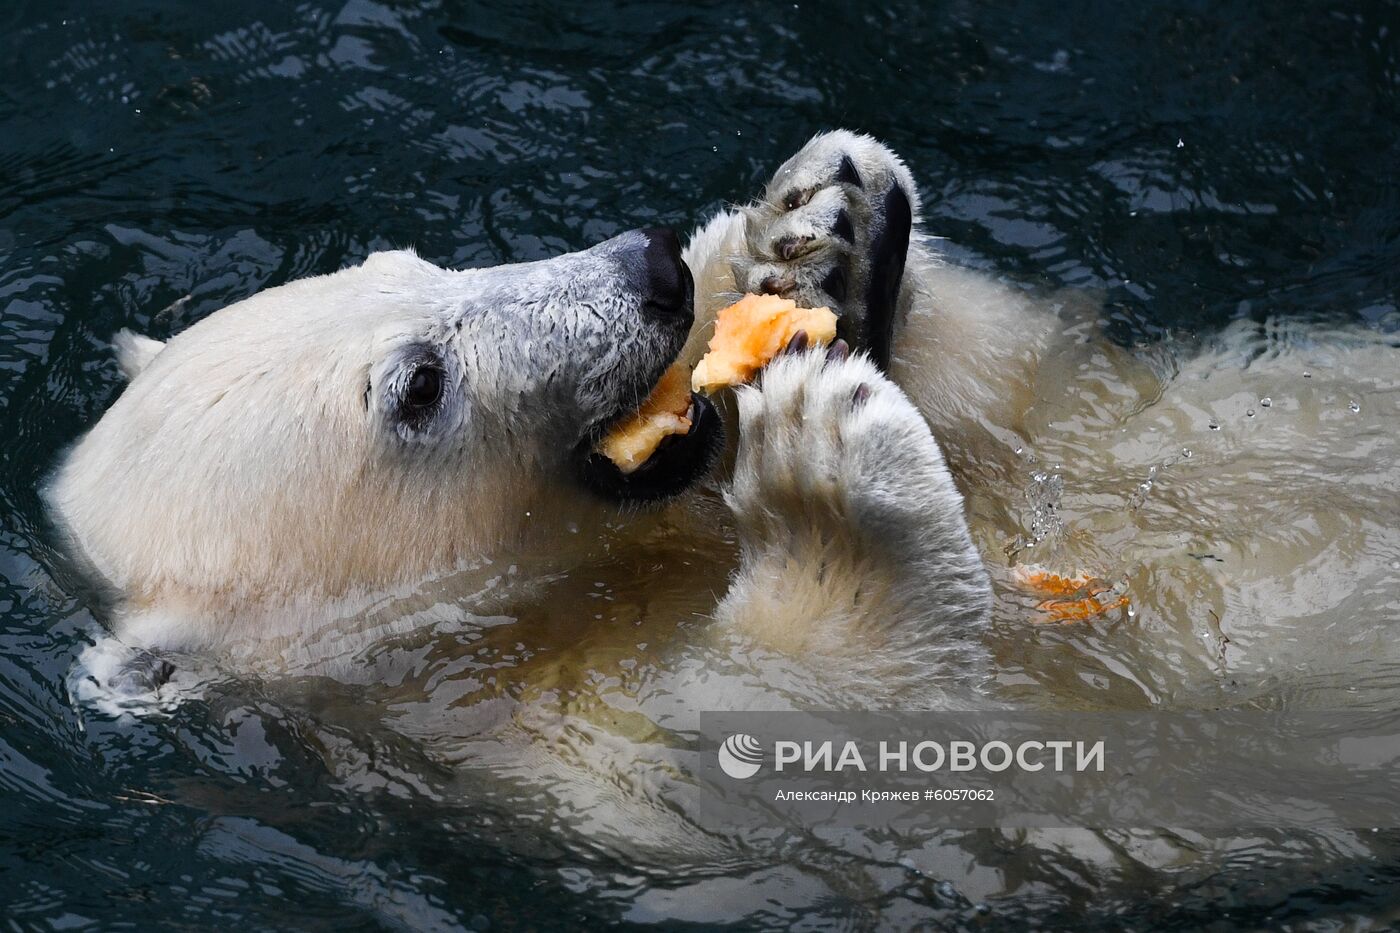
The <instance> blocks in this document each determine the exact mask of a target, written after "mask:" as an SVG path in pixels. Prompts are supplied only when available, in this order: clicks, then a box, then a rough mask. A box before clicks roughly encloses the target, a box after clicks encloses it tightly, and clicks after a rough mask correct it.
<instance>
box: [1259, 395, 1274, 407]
mask: <svg viewBox="0 0 1400 933" xmlns="http://www.w3.org/2000/svg"><path fill="white" fill-rule="evenodd" d="M1273 404H1274V400H1273V399H1271V398H1269V397H1268V396H1267V395H1266V396H1264V397H1263V398H1261V399H1260V400H1259V407H1260V408H1268V407H1270V406H1272V405H1273Z"/></svg>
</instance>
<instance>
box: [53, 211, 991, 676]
mask: <svg viewBox="0 0 1400 933" xmlns="http://www.w3.org/2000/svg"><path fill="white" fill-rule="evenodd" d="M867 222H870V223H879V222H880V221H879V218H874V217H872V218H868V219H867V218H861V219H860V226H861V236H862V237H865V236H870V237H872V243H871V244H870V246H869V248H870V249H871V250H872V259H871V263H870V266H871V268H879V267H880V266H881V264H882V263H889V262H890V261H891V259H892V258H894V259H897V257H896V256H895V255H894V254H895V253H896V252H898V249H897V247H898V244H894V246H890V245H889V244H886V243H885V241H884V240H882V239H881V237H880V232H879V231H878V230H874V231H867V230H866V229H865V227H866V224H867ZM853 230H854V227H853ZM902 234H903V236H904V237H905V238H907V235H908V221H907V218H906V219H905V228H904V230H903V231H902ZM852 235H855V234H854V233H853V234H852ZM696 249H697V248H696V247H695V246H692V248H691V253H690V255H691V256H692V262H693V261H696V255H697V254H696ZM882 250H883V251H884V252H886V253H889V254H890V255H889V256H886V257H884V258H881V256H880V255H876V254H879V253H880V252H881V251H882ZM689 270H690V265H689V264H688V263H687V262H685V261H683V259H682V250H681V247H680V243H679V241H678V240H677V238H676V237H675V235H674V234H673V233H671V232H670V231H667V230H647V231H633V232H629V233H625V234H622V235H621V236H618V237H616V238H614V239H612V240H609V241H607V242H605V243H602V244H600V245H598V246H595V247H593V248H591V249H588V250H585V251H583V252H579V253H574V254H570V255H566V256H560V257H557V258H554V259H550V260H547V261H543V262H534V263H527V264H522V265H514V266H505V267H501V268H494V269H479V270H469V271H462V272H458V271H451V270H445V269H440V268H438V267H436V266H434V265H432V264H430V263H428V262H426V261H424V260H422V259H420V258H418V257H417V256H415V255H414V254H413V253H411V252H407V251H399V252H389V253H378V254H375V255H373V256H371V257H370V258H369V259H368V260H366V261H365V262H364V263H363V264H362V265H360V266H358V267H355V268H351V269H345V270H342V271H340V272H337V273H334V274H331V275H325V276H320V277H315V278H309V279H304V280H301V281H296V282H293V283H290V284H288V285H284V286H281V287H278V288H273V289H269V290H267V291H264V292H262V293H260V294H258V295H255V296H253V297H251V298H249V299H247V300H245V301H242V302H239V303H237V304H235V305H232V306H230V307H228V308H225V309H223V310H222V311H219V312H216V313H214V314H212V315H210V316H209V317H208V318H206V319H204V320H202V321H200V322H198V323H197V324H195V325H193V326H192V327H190V328H189V329H187V330H186V331H184V332H182V333H180V334H178V335H176V336H175V337H173V338H172V339H170V340H169V341H168V342H166V343H164V344H162V343H160V342H157V341H154V340H151V339H150V338H146V337H141V336H137V335H134V334H129V333H124V334H122V335H120V336H119V337H118V339H117V351H118V356H119V362H120V365H121V368H122V370H123V372H124V373H126V374H127V375H128V377H129V379H130V382H129V384H128V385H127V387H126V389H125V391H123V392H122V394H121V395H120V397H119V398H118V399H117V400H116V402H115V403H114V404H113V405H112V406H111V408H110V409H109V410H108V411H107V412H106V413H105V414H104V415H103V417H102V418H101V420H100V421H99V422H98V424H97V425H96V426H95V427H94V428H92V430H91V431H90V432H89V433H88V434H87V435H86V436H85V437H83V438H82V439H81V440H80V441H79V442H78V443H77V444H76V446H75V447H74V448H73V449H72V451H71V452H70V453H69V454H68V455H67V457H66V459H65V460H64V461H63V463H62V465H61V467H60V468H59V470H58V471H57V473H56V475H55V477H54V478H53V480H52V482H51V484H50V486H49V488H48V491H47V493H48V498H49V501H50V502H51V504H52V507H53V510H54V513H55V515H56V517H57V519H58V524H59V526H60V527H61V528H62V529H63V530H64V531H65V532H66V534H67V535H68V538H69V540H70V542H71V544H72V549H73V551H74V552H75V554H77V555H78V556H79V558H80V560H81V561H82V562H83V563H84V565H85V566H86V567H88V568H89V569H90V571H91V572H92V573H93V575H95V576H96V577H97V578H98V579H100V580H101V581H102V582H104V583H105V584H106V585H107V587H108V588H109V589H110V591H111V593H112V596H113V613H112V615H113V619H114V622H115V625H114V628H115V635H116V638H117V639H118V640H119V642H120V643H122V644H124V645H126V646H130V647H131V648H133V649H139V650H140V652H141V653H140V654H138V655H137V656H136V658H135V659H134V660H131V659H129V660H128V661H126V662H124V664H123V667H122V670H121V671H120V675H119V679H121V680H122V682H124V683H126V684H128V685H131V684H134V685H137V686H141V685H149V683H148V681H159V680H160V679H161V678H163V677H165V676H168V675H169V672H170V667H169V664H168V662H166V661H165V660H163V659H164V658H165V657H168V656H170V655H171V654H172V653H175V652H186V653H191V652H192V653H210V654H219V655H226V656H228V655H231V654H237V655H238V656H240V657H242V658H243V659H244V662H243V663H254V662H256V661H260V660H265V658H263V657H261V655H264V654H266V653H267V651H270V650H273V649H280V648H283V647H285V646H286V645H287V643H288V642H295V641H296V640H297V639H298V638H300V637H301V636H302V634H303V633H305V632H307V631H309V630H312V629H314V628H316V627H317V626H320V625H323V624H324V623H326V621H327V620H343V619H348V618H353V617H355V616H357V615H360V614H362V613H363V612H364V611H366V610H368V609H370V608H372V607H374V606H375V605H377V604H378V603H379V602H380V601H382V600H383V599H384V598H385V594H393V593H402V592H403V591H404V590H405V589H409V590H411V589H413V588H414V587H418V586H421V585H423V584H424V583H426V582H428V581H432V580H436V579H441V578H443V577H446V576H450V575H453V574H464V573H465V575H466V576H467V577H470V573H469V571H470V569H471V568H472V567H473V566H476V565H479V564H481V563H482V562H487V563H491V562H493V561H499V560H501V559H503V557H504V556H505V555H514V556H515V557H517V558H519V559H521V560H527V561H533V562H534V564H535V566H536V567H542V566H546V567H548V568H551V569H554V570H568V569H569V568H570V567H572V566H574V565H576V564H578V563H579V562H580V561H583V560H586V558H587V555H588V553H589V552H590V550H591V549H594V548H596V547H597V541H598V539H599V536H600V534H601V533H602V530H603V529H606V528H607V527H608V526H609V523H610V522H614V521H620V520H624V519H626V517H627V513H628V512H630V511H634V510H636V509H638V508H640V507H643V506H649V505H654V504H655V503H658V502H661V503H665V502H670V505H669V506H663V508H666V509H669V511H671V512H673V513H674V512H678V511H685V510H687V509H689V510H692V511H695V512H697V513H699V514H701V515H702V516H703V515H704V514H705V513H706V512H707V510H708V511H711V512H712V511H714V510H715V508H716V502H717V495H716V494H711V495H708V496H707V495H706V494H705V493H704V491H703V490H692V488H693V487H696V486H697V485H700V484H701V481H702V480H704V479H705V478H706V476H707V475H708V474H709V472H710V467H711V465H712V462H713V461H714V460H715V459H716V456H717V454H718V453H719V451H720V448H721V446H722V444H723V440H722V437H723V435H724V433H725V432H724V431H723V429H722V428H721V427H720V416H719V414H717V413H716V412H715V410H714V408H713V407H712V406H711V403H710V402H709V401H707V400H706V399H704V398H703V397H701V396H698V395H697V396H695V397H694V399H693V406H694V415H695V417H694V421H695V426H694V427H693V428H692V430H691V431H690V432H689V434H687V435H685V436H684V437H681V438H678V439H676V440H674V441H672V442H669V443H668V444H667V445H665V446H664V447H663V448H662V449H660V450H659V451H658V452H657V453H656V454H655V455H654V456H653V457H652V460H651V461H649V462H648V463H647V464H646V465H645V466H644V467H643V468H642V469H640V470H637V471H636V472H635V473H632V474H628V475H623V474H621V473H620V472H619V471H618V470H617V469H616V468H615V467H613V466H612V465H611V464H610V463H608V462H606V461H605V460H603V459H602V458H601V457H599V456H598V455H597V454H596V453H595V452H593V448H594V445H595V443H596V441H597V440H598V439H599V437H600V436H601V434H602V432H603V431H604V430H605V429H606V428H607V427H608V426H609V425H610V424H612V423H614V422H616V421H618V420H619V419H621V418H623V417H625V416H627V415H628V414H629V413H630V412H631V411H633V410H635V408H636V407H637V406H638V404H639V402H640V400H641V399H642V398H643V397H644V396H645V395H646V394H647V391H648V389H649V387H650V386H652V385H653V384H654V383H655V382H656V381H657V380H658V378H659V377H660V374H661V373H662V372H663V371H664V370H665V369H667V367H668V366H670V365H671V364H672V363H673V361H674V360H675V359H676V358H677V357H678V356H680V355H683V354H684V353H686V352H688V351H689V350H690V349H692V347H693V345H694V342H693V341H692V340H690V338H691V336H692V332H693V321H694V299H693V283H692V279H691V273H690V271H689ZM895 275H896V280H895V281H893V282H892V283H887V284H892V286H893V287H897V270H896V272H895ZM703 305H704V306H705V307H707V308H708V307H712V306H713V296H710V295H706V296H705V300H704V302H703ZM855 307H856V304H855V303H853V304H852V305H851V308H853V309H854V308H855ZM861 307H862V308H863V307H864V305H863V304H862V305H861ZM862 313H863V312H862ZM849 339H850V341H851V342H852V343H854V344H855V345H856V347H857V351H858V352H856V353H854V354H852V353H850V351H849V345H848V344H847V343H845V342H841V343H838V344H836V345H834V346H833V347H832V348H831V349H830V350H821V349H814V350H810V351H802V350H800V349H798V348H797V347H796V346H794V348H793V352H791V353H788V354H786V355H785V356H784V357H783V358H781V359H779V360H777V361H776V362H774V363H773V364H772V365H770V366H769V367H768V368H767V370H766V371H765V373H764V374H763V377H762V380H761V382H760V383H759V385H757V386H756V387H753V388H746V389H744V390H742V391H741V392H740V393H739V397H738V401H737V431H735V430H731V431H730V432H729V433H730V435H731V436H735V435H736V434H737V445H736V449H735V451H733V455H732V457H731V459H735V458H736V459H735V463H734V465H733V469H732V478H731V479H730V480H729V481H727V482H724V483H723V491H722V496H723V501H724V502H725V503H727V505H728V507H729V509H730V510H732V513H733V523H734V525H735V526H736V527H737V528H738V530H739V531H738V533H739V539H740V551H741V554H742V556H741V557H740V559H739V563H738V566H737V568H736V569H735V571H734V574H733V582H732V585H731V586H730V588H729V591H728V593H727V594H726V595H725V596H724V597H723V598H722V599H721V600H719V601H718V605H717V606H716V607H715V611H714V615H715V618H716V621H717V629H719V630H726V631H732V632H739V633H742V634H743V635H744V636H745V637H748V638H751V639H753V640H754V641H755V642H756V643H758V644H761V645H764V646H765V647H767V648H772V649H774V650H776V651H780V652H785V653H788V654H790V655H792V656H794V657H797V658H799V659H802V660H805V661H807V662H814V663H813V664H812V666H813V669H822V668H824V667H827V666H829V665H825V664H823V663H820V659H821V658H831V657H833V656H840V657H842V658H845V659H847V660H850V661H851V662H852V663H853V664H854V668H853V669H852V671H851V675H850V679H851V681H852V683H853V684H863V685H865V686H867V687H869V688H870V690H871V695H872V696H874V695H876V694H879V695H883V696H884V698H885V700H886V701H892V700H893V698H894V697H896V696H900V697H903V696H905V692H904V690H903V688H902V687H901V683H903V684H904V686H913V685H917V684H924V683H927V682H928V681H929V679H930V671H929V667H928V666H927V665H921V664H918V663H917V659H919V658H920V657H921V656H925V655H926V657H927V659H928V660H929V662H930V664H932V662H933V661H934V659H935V658H946V657H951V656H952V655H960V651H959V650H958V646H961V647H962V649H963V651H962V652H961V653H964V654H965V653H967V652H976V651H977V650H979V649H978V647H977V644H976V630H977V627H978V626H979V625H980V624H981V623H982V622H983V621H984V620H985V617H986V613H987V607H988V603H989V598H990V591H989V585H988V581H987V577H986V574H985V572H984V570H983V569H982V566H981V561H980V558H979V557H978V555H977V552H976V550H975V548H974V547H973V545H972V541H971V538H970V536H969V532H968V529H967V525H966V521H965V518H964V516H963V502H962V497H961V495H960V494H959V492H958V490H957V489H956V487H955V486H954V484H953V481H952V479H951V476H950V475H949V473H948V471H947V468H946V466H945V464H944V462H943V457H942V453H941V450H940V448H939V446H938V444H937V442H936V441H935V439H934V437H933V435H932V433H931V432H930V430H929V428H928V426H927V424H926V423H925V422H924V420H923V418H922V416H921V415H920V414H919V412H918V411H917V410H916V409H915V407H914V406H913V405H912V404H911V403H910V402H909V400H908V398H907V397H906V396H905V395H904V393H902V392H901V391H900V389H899V388H898V387H897V386H896V385H895V384H894V383H893V382H891V381H890V380H889V379H888V378H887V377H886V376H885V375H884V373H883V372H882V370H881V367H880V365H878V361H879V360H880V359H881V357H882V355H883V353H884V352H885V351H884V350H883V349H881V347H880V345H879V339H878V336H877V337H876V338H874V339H872V338H869V337H867V336H865V335H864V334H862V333H858V332H857V331H855V330H852V331H850V332H849ZM867 348H869V349H870V350H871V352H869V353H867V352H864V351H866V349H867ZM688 491H690V492H689V493H688ZM687 493H688V494H687ZM639 524H642V525H645V523H644V522H643V523H639ZM697 524H704V521H698V522H697ZM467 596H470V591H468V593H467V594H464V596H463V598H466V597H467ZM405 624H411V623H405ZM872 638H877V639H878V642H879V643H878V645H877V644H874V643H872ZM920 646H925V647H926V652H921V650H920ZM143 664H144V668H143V667H142V665H143ZM714 699H715V700H716V701H718V700H719V699H720V698H714Z"/></svg>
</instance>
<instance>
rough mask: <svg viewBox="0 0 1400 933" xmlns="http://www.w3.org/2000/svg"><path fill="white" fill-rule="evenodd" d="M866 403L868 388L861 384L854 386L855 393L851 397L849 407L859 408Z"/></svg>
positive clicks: (865, 384)
mask: <svg viewBox="0 0 1400 933" xmlns="http://www.w3.org/2000/svg"><path fill="white" fill-rule="evenodd" d="M868 401H870V386H869V385H868V384H867V383H864V382H862V383H861V384H860V385H858V386H856V390H855V392H854V393H852V395H851V407H852V408H859V407H860V406H862V405H864V404H865V403H866V402H868Z"/></svg>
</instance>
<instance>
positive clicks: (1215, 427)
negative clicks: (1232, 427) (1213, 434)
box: [1208, 420, 1220, 431]
mask: <svg viewBox="0 0 1400 933" xmlns="http://www.w3.org/2000/svg"><path fill="white" fill-rule="evenodd" d="M1208 427H1209V428H1210V429H1211V430H1212V431H1219V430H1220V425H1218V424H1216V423H1215V421H1214V420H1212V421H1211V423H1210V424H1209V425H1208Z"/></svg>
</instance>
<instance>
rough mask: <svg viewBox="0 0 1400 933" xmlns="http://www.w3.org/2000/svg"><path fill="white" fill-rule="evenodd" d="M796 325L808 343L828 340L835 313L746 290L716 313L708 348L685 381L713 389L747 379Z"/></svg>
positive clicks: (702, 389) (697, 388)
mask: <svg viewBox="0 0 1400 933" xmlns="http://www.w3.org/2000/svg"><path fill="white" fill-rule="evenodd" d="M799 330H805V331H806V332H807V339H808V341H809V342H810V343H812V344H813V345H819V344H827V343H831V341H833V340H835V339H836V315H835V314H833V313H832V311H831V309H830V308H799V307H798V306H797V303H796V302H794V301H790V300H789V299H787V298H779V297H778V296H777V295H745V296H744V297H743V298H741V299H739V301H738V302H737V303H735V304H732V305H730V306H729V307H727V308H725V309H724V310H723V311H721V312H720V313H719V315H718V316H717V317H716V318H715V335H714V336H713V337H711V338H710V349H709V352H708V353H706V354H705V356H704V358H703V359H702V360H700V363H699V365H697V366H696V367H695V372H694V373H692V374H691V377H690V387H691V388H692V389H694V390H695V391H696V392H704V393H705V394H706V395H713V394H714V393H715V392H716V391H718V390H720V389H722V388H725V387H726V386H736V385H742V384H744V383H746V382H748V381H749V380H750V379H752V378H753V377H754V375H755V374H756V373H757V372H758V371H759V370H760V369H762V368H763V367H764V366H766V365H767V364H768V362H769V361H770V360H772V359H773V357H775V356H777V355H778V353H779V352H780V351H781V350H782V349H783V347H785V346H787V343H788V341H789V340H791V339H792V337H793V335H794V334H796V333H797V332H798V331H799Z"/></svg>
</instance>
